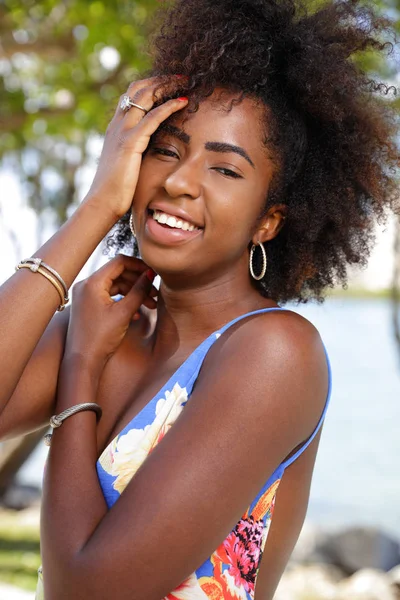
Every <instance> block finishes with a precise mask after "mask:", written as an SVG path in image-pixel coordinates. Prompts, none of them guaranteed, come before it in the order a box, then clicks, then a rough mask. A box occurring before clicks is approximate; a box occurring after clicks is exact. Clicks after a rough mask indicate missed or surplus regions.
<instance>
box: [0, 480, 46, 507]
mask: <svg viewBox="0 0 400 600" xmlns="http://www.w3.org/2000/svg"><path fill="white" fill-rule="evenodd" d="M40 497H41V491H40V489H39V488H38V487H36V486H34V485H22V484H21V485H20V484H15V485H12V486H11V487H10V488H9V489H8V490H7V492H6V493H5V494H4V496H3V497H2V498H1V504H2V505H3V506H4V507H6V508H12V509H13V510H23V509H24V508H28V507H29V506H32V504H37V502H38V501H39V500H40Z"/></svg>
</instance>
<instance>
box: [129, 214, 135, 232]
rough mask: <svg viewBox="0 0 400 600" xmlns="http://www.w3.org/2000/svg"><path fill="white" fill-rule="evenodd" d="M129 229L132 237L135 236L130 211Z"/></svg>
mask: <svg viewBox="0 0 400 600" xmlns="http://www.w3.org/2000/svg"><path fill="white" fill-rule="evenodd" d="M129 229H130V230H131V233H132V235H133V237H136V233H135V229H134V227H133V213H131V216H130V217H129Z"/></svg>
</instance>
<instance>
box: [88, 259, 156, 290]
mask: <svg viewBox="0 0 400 600" xmlns="http://www.w3.org/2000/svg"><path fill="white" fill-rule="evenodd" d="M148 268H149V267H148V266H147V265H146V264H145V263H144V262H143V261H142V260H140V259H138V258H135V257H133V256H127V255H126V254H118V255H117V256H116V257H115V258H113V259H111V260H110V261H108V262H107V263H106V264H105V265H103V266H102V267H100V269H98V270H97V271H96V272H95V273H93V275H91V278H92V280H93V281H95V282H98V283H99V284H101V285H103V284H104V283H106V282H108V284H109V285H108V288H107V289H109V290H110V289H111V287H112V285H113V282H114V281H115V280H116V279H118V277H120V276H121V275H122V273H123V272H124V271H129V270H130V271H136V272H137V274H138V275H139V274H140V273H143V272H144V271H146V270H147V269H148Z"/></svg>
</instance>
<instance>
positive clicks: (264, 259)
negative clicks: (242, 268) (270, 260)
mask: <svg viewBox="0 0 400 600" xmlns="http://www.w3.org/2000/svg"><path fill="white" fill-rule="evenodd" d="M257 243H258V245H259V246H260V248H261V252H262V258H263V266H262V269H261V273H260V274H259V275H255V274H254V269H253V256H254V252H255V250H256V246H255V244H253V245H252V247H251V250H250V264H249V266H250V274H251V276H252V278H253V279H255V280H256V281H260V279H262V278H263V277H264V276H265V273H266V272H267V253H266V252H265V248H264V245H263V244H262V243H261V242H257Z"/></svg>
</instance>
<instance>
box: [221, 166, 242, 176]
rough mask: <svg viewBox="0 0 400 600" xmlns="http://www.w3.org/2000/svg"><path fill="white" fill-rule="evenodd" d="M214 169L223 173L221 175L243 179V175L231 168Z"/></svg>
mask: <svg viewBox="0 0 400 600" xmlns="http://www.w3.org/2000/svg"><path fill="white" fill-rule="evenodd" d="M214 171H217V172H218V173H221V175H224V176H225V177H231V178H232V179H243V177H242V176H241V175H239V174H238V173H235V171H232V170H231V169H226V168H225V167H214Z"/></svg>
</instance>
